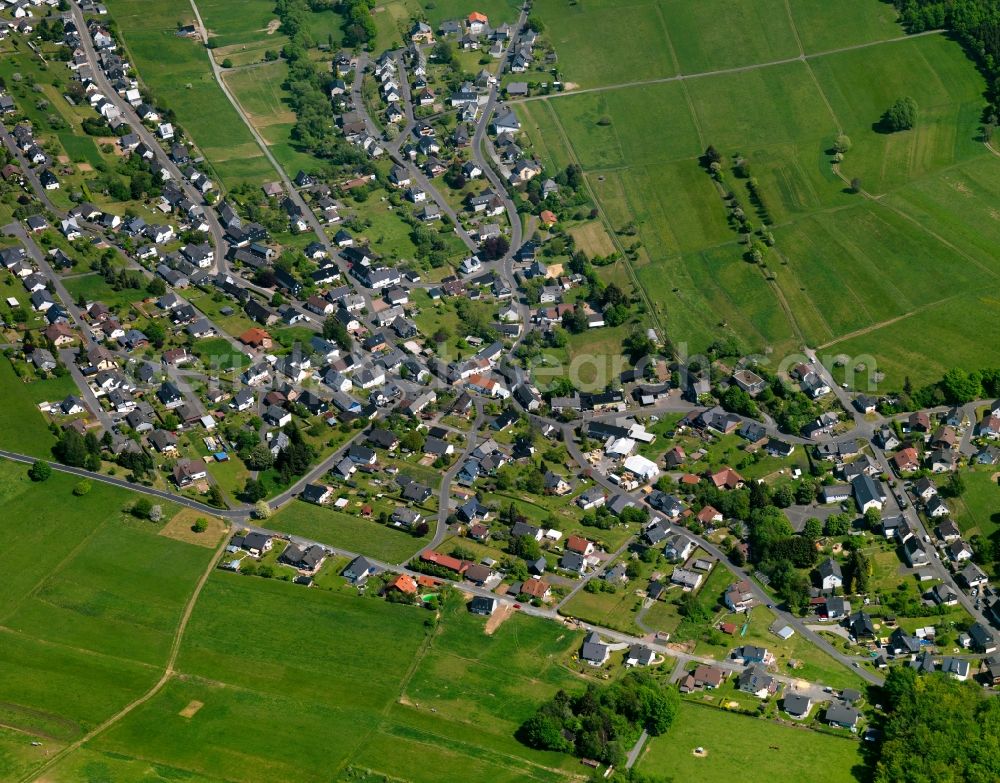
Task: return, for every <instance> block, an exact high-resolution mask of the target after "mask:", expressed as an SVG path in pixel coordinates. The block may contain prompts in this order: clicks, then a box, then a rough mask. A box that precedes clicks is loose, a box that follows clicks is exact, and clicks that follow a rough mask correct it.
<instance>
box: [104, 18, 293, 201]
mask: <svg viewBox="0 0 1000 783" xmlns="http://www.w3.org/2000/svg"><path fill="white" fill-rule="evenodd" d="M108 7H109V10H110V11H111V13H112V15H113V16H114V19H115V21H116V22H117V24H118V28H119V30H120V31H121V33H122V35H123V37H124V40H125V44H126V46H127V47H128V49H129V51H130V53H131V55H132V59H133V62H135V64H136V66H137V68H138V70H139V73H140V74H141V75H142V79H143V81H144V82H145V83H146V85H147V86H148V87H149V89H150V90H151V92H152V93H153V94H154V95H155V96H156V98H157V99H158V100H161V101H163V102H164V104H165V105H167V106H169V107H170V108H171V109H173V110H174V112H175V113H176V114H177V120H178V122H179V123H180V125H181V126H182V127H183V128H184V130H185V131H187V132H188V133H189V134H190V135H191V137H192V138H193V139H194V141H195V143H196V144H197V145H198V146H199V147H200V148H201V150H202V152H203V153H204V154H205V157H206V158H207V159H208V161H209V163H211V165H212V167H213V168H214V169H215V171H216V173H217V174H218V176H219V177H220V178H221V179H222V181H223V182H224V183H225V184H236V183H239V182H242V181H251V182H263V181H266V180H268V179H273V178H274V176H275V172H274V169H273V168H272V166H271V165H270V164H269V163H268V162H267V159H266V158H265V157H264V155H263V153H262V152H261V151H260V148H259V147H258V146H257V144H256V143H255V142H254V140H253V137H252V136H251V135H250V131H249V130H248V129H247V127H246V125H244V124H243V120H242V119H241V118H240V116H239V114H238V113H237V112H236V110H235V109H234V108H233V107H232V106H231V105H230V103H229V101H228V100H227V99H226V96H225V95H224V94H223V93H222V90H221V89H220V88H219V86H218V84H216V82H215V78H214V76H213V75H212V70H211V67H210V65H209V62H208V56H207V55H206V53H205V49H204V47H203V46H202V45H201V44H200V43H199V42H197V41H194V40H192V39H189V38H180V37H178V36H177V35H176V34H175V30H176V27H177V24H178V23H187V22H190V20H191V18H192V16H193V14H192V12H191V6H190V4H189V3H187V2H184V0H160V1H159V2H157V3H155V4H150V3H148V2H143V0H112V2H110V3H109V4H108Z"/></svg>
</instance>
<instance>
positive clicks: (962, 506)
mask: <svg viewBox="0 0 1000 783" xmlns="http://www.w3.org/2000/svg"><path fill="white" fill-rule="evenodd" d="M995 475H996V472H995V471H994V470H993V469H992V468H987V469H986V470H984V471H983V472H975V473H973V472H967V473H963V474H962V477H963V478H964V479H965V492H964V493H963V494H962V496H961V497H960V498H949V500H948V504H949V505H950V506H951V507H952V508H953V509H954V510H955V522H956V523H957V524H958V526H959V527H960V528H962V532H963V533H966V534H967V535H970V536H971V535H975V534H976V533H979V534H980V535H981V536H983V537H984V538H989V537H990V536H992V535H993V534H994V533H996V531H997V529H998V528H1000V487H998V486H997V480H996V478H994V476H995Z"/></svg>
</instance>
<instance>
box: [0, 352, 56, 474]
mask: <svg viewBox="0 0 1000 783" xmlns="http://www.w3.org/2000/svg"><path fill="white" fill-rule="evenodd" d="M66 378H67V380H69V381H70V383H71V384H72V378H69V376H66ZM70 391H72V389H71V388H67V385H66V383H65V382H64V381H63V379H60V378H55V379H52V380H44V381H33V382H32V383H25V382H24V381H23V380H22V379H21V378H19V377H18V376H17V374H16V373H15V372H14V368H13V367H12V366H11V363H10V361H9V360H8V359H0V399H2V400H3V405H0V448H3V449H6V450H7V451H16V452H18V453H20V454H30V455H31V456H33V457H43V458H46V459H51V457H52V447H53V446H54V445H55V443H56V437H55V435H53V434H52V431H51V430H49V427H48V425H47V424H46V422H45V418H44V417H43V416H42V414H41V412H40V411H39V410H38V403H40V402H57V401H60V400H62V399H63V398H65V397H66V395H67V394H69V393H70Z"/></svg>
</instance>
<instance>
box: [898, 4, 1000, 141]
mask: <svg viewBox="0 0 1000 783" xmlns="http://www.w3.org/2000/svg"><path fill="white" fill-rule="evenodd" d="M893 3H894V5H895V6H896V8H897V9H898V10H899V13H900V16H901V19H902V22H903V24H904V25H905V26H906V28H907V29H908V30H909V31H910V32H913V33H919V32H922V31H924V30H935V29H940V28H946V29H949V30H952V31H954V32H955V34H956V35H958V37H959V38H960V39H961V41H962V43H963V44H964V46H965V48H966V50H967V51H968V52H969V54H970V55H971V56H972V57H974V58H975V59H976V61H977V62H978V63H979V66H980V67H981V68H982V70H983V73H984V75H985V76H986V78H987V81H988V84H989V86H988V92H989V99H990V102H991V103H992V106H991V107H990V108H989V109H988V110H987V112H986V116H985V117H984V126H983V127H984V133H985V135H986V137H987V139H989V137H990V136H991V135H992V132H993V129H994V128H995V127H996V125H997V123H998V108H997V107H998V104H1000V4H998V3H997V2H996V0H893Z"/></svg>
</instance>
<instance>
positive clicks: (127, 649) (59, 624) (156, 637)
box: [0, 462, 583, 783]
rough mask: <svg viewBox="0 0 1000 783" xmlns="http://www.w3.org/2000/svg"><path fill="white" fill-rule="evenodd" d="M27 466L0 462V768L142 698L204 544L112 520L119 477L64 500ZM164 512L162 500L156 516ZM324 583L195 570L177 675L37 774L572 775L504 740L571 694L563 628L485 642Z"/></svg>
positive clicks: (470, 622) (37, 762)
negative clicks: (557, 697)
mask: <svg viewBox="0 0 1000 783" xmlns="http://www.w3.org/2000/svg"><path fill="white" fill-rule="evenodd" d="M26 474H27V470H26V467H25V466H24V465H20V464H15V463H9V462H0V503H2V506H3V508H4V514H3V519H2V522H0V524H2V525H3V528H4V529H3V532H4V538H5V541H6V542H7V545H6V546H5V547H4V549H3V551H2V552H0V568H3V570H4V573H5V574H7V575H8V578H7V580H6V581H5V585H4V588H5V589H4V590H3V591H2V592H0V639H2V644H0V723H3V724H4V728H3V729H0V763H2V764H3V769H4V773H3V777H4V779H19V778H20V777H21V776H26V775H28V774H30V773H31V771H32V770H33V769H38V768H39V767H40V766H41V765H42V764H43V763H44V762H45V760H46V758H48V757H50V756H51V754H52V753H53V752H55V751H57V750H58V749H60V748H62V747H64V746H65V745H66V744H68V743H70V742H73V741H74V740H76V739H78V738H79V737H81V736H82V735H83V734H84V733H86V732H87V731H88V730H89V729H91V728H93V727H95V726H96V725H98V724H100V723H101V722H103V721H104V720H106V719H107V718H108V717H109V716H111V715H113V714H115V713H116V712H118V711H119V710H120V709H121V708H122V707H123V706H125V705H127V704H129V703H131V702H132V701H134V700H135V699H136V698H138V697H139V696H140V695H142V694H144V693H146V692H147V691H148V689H149V688H150V687H151V686H152V684H153V683H155V682H156V681H157V680H158V679H159V677H160V675H161V673H162V671H163V665H164V663H165V662H166V660H167V654H168V649H169V648H170V646H171V643H172V640H173V638H174V635H175V630H176V629H177V627H178V624H179V622H180V619H181V616H182V613H183V611H184V607H185V605H186V604H187V603H188V601H189V599H190V596H191V595H192V594H193V591H194V589H195V587H196V585H197V583H198V580H199V578H200V576H201V574H202V573H203V572H204V569H205V568H206V567H207V566H209V565H210V564H211V562H212V559H213V556H214V550H213V548H212V547H206V546H203V545H202V542H192V541H188V540H179V539H178V538H174V537H170V536H169V535H166V534H161V531H162V530H163V528H164V526H165V525H167V524H168V523H161V524H158V525H154V524H152V523H149V522H140V521H138V520H135V519H133V518H131V517H130V516H128V515H127V514H124V513H123V511H122V509H124V508H125V507H126V506H127V505H128V504H129V503H130V502H131V500H132V499H133V498H134V496H133V495H132V494H131V493H129V492H127V491H125V490H120V489H118V488H116V487H111V486H109V485H106V484H101V483H95V484H94V485H93V486H92V488H91V489H90V491H89V492H88V493H87V494H85V495H83V496H79V497H78V496H75V495H73V493H72V488H73V486H74V484H75V483H76V481H77V479H76V478H75V477H72V476H68V475H63V474H59V473H55V474H53V476H52V477H51V478H50V479H49V480H48V481H47V482H45V483H44V484H34V483H32V482H31V481H30V480H29V479H28V478H27V475H26ZM176 511H177V509H176V508H175V507H174V506H173V505H171V504H165V508H164V512H165V514H164V516H165V518H166V519H170V518H172V517H173V516H174V515H175V513H176ZM182 538H183V537H182ZM334 580H335V581H337V582H339V581H340V580H339V579H337V578H336V577H334ZM334 587H335V589H332V590H327V589H322V588H316V589H313V590H308V589H306V588H303V587H299V586H297V585H292V584H290V583H288V582H284V581H278V580H266V579H260V578H256V577H246V576H240V575H236V574H230V573H226V572H222V571H213V572H212V573H211V574H210V576H209V578H208V580H207V582H206V583H205V586H204V588H203V590H202V591H201V592H200V594H199V595H198V600H197V602H196V603H195V604H194V607H193V611H192V613H191V616H190V619H189V622H188V624H187V625H186V627H185V633H184V636H183V637H182V640H181V646H180V651H179V656H178V659H177V661H176V664H175V675H174V676H173V677H171V678H170V679H169V680H168V681H167V683H166V684H165V686H164V687H163V688H162V690H160V691H159V692H158V693H156V694H155V695H154V696H153V697H151V698H150V699H149V700H148V701H146V702H144V703H142V704H141V705H139V706H137V707H136V708H135V709H134V710H133V711H131V712H130V713H128V714H127V715H126V716H124V717H122V718H121V719H119V720H117V721H115V722H114V723H113V724H112V725H111V726H110V727H109V728H108V729H107V730H105V731H103V732H102V733H100V734H98V735H97V736H96V737H95V738H94V739H93V740H91V741H90V742H88V743H87V744H85V745H84V746H83V747H82V748H80V749H79V750H78V751H75V752H73V753H71V754H69V755H67V756H66V757H65V758H64V759H61V760H60V762H59V763H58V764H57V765H56V766H55V767H54V768H52V769H48V770H46V771H45V773H44V776H45V779H47V780H51V781H67V782H69V781H73V782H74V783H75V782H76V781H80V780H87V781H97V780H114V781H125V783H129V782H130V781H151V780H155V781H159V780H164V781H165V780H183V781H189V782H192V783H202V782H203V781H217V780H229V781H240V782H241V783H257V782H258V781H259V782H260V783H264V782H265V781H273V780H291V779H296V780H303V781H321V780H324V781H325V780H336V781H340V780H352V779H357V777H358V775H359V774H364V771H366V770H374V772H373V773H372V774H377V775H378V776H390V777H391V779H399V780H408V781H412V782H413V783H436V781H441V780H456V779H459V778H461V779H463V780H467V781H470V783H479V782H480V781H481V782H482V783H487V782H489V783H493V782H494V781H500V782H501V783H518V782H520V781H537V782H538V783H560V782H562V781H569V780H570V779H572V778H573V775H574V774H575V773H576V772H578V762H577V761H576V759H573V758H572V757H570V756H568V755H563V754H555V753H539V752H535V751H531V750H529V749H527V748H526V747H524V746H522V745H521V744H520V743H519V742H517V741H516V740H515V739H514V736H513V735H514V731H515V730H516V728H517V726H518V725H519V724H520V723H521V722H522V721H523V720H524V719H525V718H526V717H528V716H529V715H530V714H531V713H532V712H533V711H534V709H535V708H536V707H537V704H538V703H539V701H540V700H543V699H545V698H548V697H549V696H551V695H552V694H554V693H555V691H556V690H558V689H559V688H566V689H572V690H579V689H581V688H582V687H583V682H582V681H581V680H580V679H579V678H578V676H577V675H575V674H573V673H572V672H571V671H570V670H569V669H567V668H566V667H565V665H564V662H565V661H567V660H568V659H569V657H570V655H571V651H572V650H574V649H576V647H577V646H578V645H579V643H580V634H579V633H577V632H573V631H569V630H567V629H566V628H564V627H562V626H560V625H559V624H556V623H552V622H548V621H545V620H540V619H537V618H528V617H522V616H519V615H516V616H514V617H511V618H510V619H508V620H507V621H506V622H505V623H503V624H502V625H501V626H500V627H499V628H497V629H496V631H495V633H493V634H492V635H490V636H487V635H486V634H485V633H484V625H485V621H484V620H483V618H478V617H474V616H472V615H470V614H469V613H468V612H467V611H466V609H465V607H464V604H463V603H462V602H458V603H457V604H453V605H449V606H447V607H445V608H444V610H443V613H442V615H441V617H440V618H439V620H438V621H437V622H435V621H434V615H432V614H431V613H429V612H428V611H426V610H424V609H422V608H418V607H409V606H400V605H395V604H390V603H387V602H385V601H383V600H380V599H378V598H377V597H375V596H372V597H364V596H358V595H354V594H353V591H351V590H345V589H343V588H338V587H336V585H334ZM234 738H238V739H234ZM31 741H39V742H41V745H40V746H37V747H36V746H32V745H31V744H30V743H31Z"/></svg>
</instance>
